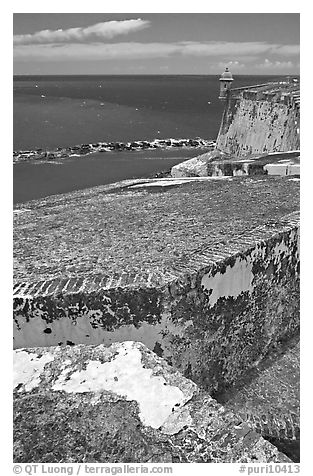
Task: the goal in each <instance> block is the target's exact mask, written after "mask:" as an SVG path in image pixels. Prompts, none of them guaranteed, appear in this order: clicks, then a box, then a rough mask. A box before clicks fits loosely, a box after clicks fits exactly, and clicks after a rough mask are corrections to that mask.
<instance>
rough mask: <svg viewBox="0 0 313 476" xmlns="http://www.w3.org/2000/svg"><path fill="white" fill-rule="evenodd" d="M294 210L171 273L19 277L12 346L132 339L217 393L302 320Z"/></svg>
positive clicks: (197, 255) (209, 248) (200, 253)
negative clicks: (27, 279)
mask: <svg viewBox="0 0 313 476" xmlns="http://www.w3.org/2000/svg"><path fill="white" fill-rule="evenodd" d="M298 225H299V216H298V213H292V214H290V215H288V216H286V217H284V218H281V219H278V220H277V221H275V222H274V223H273V222H272V223H271V222H268V224H267V225H264V226H261V227H258V228H256V229H254V230H252V231H251V232H249V233H245V234H244V235H242V236H236V237H233V238H232V239H230V240H229V241H227V242H223V241H221V242H220V243H217V244H216V245H210V246H207V247H206V246H204V247H203V248H202V249H201V250H200V251H198V252H196V253H194V254H193V255H192V256H191V257H190V259H189V261H188V262H187V263H184V264H183V263H182V264H179V263H177V264H176V265H175V268H173V272H172V273H167V274H166V273H165V274H163V273H161V272H160V273H158V272H156V271H155V272H151V273H147V274H146V275H144V274H143V273H142V272H141V273H138V274H134V273H133V274H130V273H122V274H119V275H114V276H110V277H102V276H96V277H94V278H92V277H89V278H88V279H83V278H78V279H77V278H71V279H65V280H60V279H55V280H46V281H41V282H39V283H38V282H37V283H32V284H29V283H19V284H17V285H16V287H15V291H14V339H15V348H20V347H37V346H51V345H58V344H82V343H85V344H100V343H103V344H105V345H110V344H111V343H112V342H115V341H124V340H130V339H131V340H136V341H141V342H143V343H144V344H146V345H147V346H148V347H149V348H150V349H152V350H154V351H155V352H157V353H158V354H159V355H160V356H163V357H164V358H165V359H166V360H167V361H168V362H169V363H171V364H172V365H174V366H175V367H176V368H178V369H180V370H181V371H182V372H183V374H184V375H185V376H187V377H189V378H191V379H192V380H194V381H195V382H197V383H199V384H200V385H201V386H203V387H205V388H206V389H208V390H209V391H210V392H214V393H215V394H217V393H219V392H222V391H223V390H224V389H225V388H228V387H229V386H232V385H233V384H234V383H235V382H236V380H237V379H238V378H239V377H240V376H242V374H244V372H246V371H247V370H248V369H250V368H251V367H253V366H255V365H257V363H258V362H259V361H260V360H261V359H262V358H263V357H264V356H265V355H266V354H267V352H269V351H270V350H271V349H272V348H273V347H275V346H278V345H280V343H281V342H282V341H284V340H286V339H288V338H289V337H291V336H292V335H294V334H295V333H297V331H298V328H299V252H298V251H299V250H298V240H299V229H298Z"/></svg>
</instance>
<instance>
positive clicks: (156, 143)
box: [13, 137, 216, 163]
mask: <svg viewBox="0 0 313 476" xmlns="http://www.w3.org/2000/svg"><path fill="white" fill-rule="evenodd" d="M215 143H216V142H215V141H214V140H208V139H202V138H201V137H196V138H194V139H189V138H188V139H173V138H168V139H153V140H152V141H145V140H136V141H135V140H134V141H130V142H97V143H90V144H81V145H75V146H71V147H57V148H54V149H41V148H40V149H34V150H20V151H13V163H17V162H25V161H29V160H49V161H50V160H55V159H64V158H68V157H80V156H85V155H89V154H94V153H96V152H112V151H116V152H121V151H139V150H154V149H162V150H168V149H172V148H192V149H194V148H200V149H203V148H212V150H213V148H214V147H215Z"/></svg>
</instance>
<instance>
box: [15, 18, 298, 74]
mask: <svg viewBox="0 0 313 476" xmlns="http://www.w3.org/2000/svg"><path fill="white" fill-rule="evenodd" d="M299 23H300V15H299V14H298V13H118V14H114V13H98V14H97V13H14V15H13V33H14V36H13V43H14V47H13V56H14V74H219V73H221V72H222V71H224V68H225V66H228V67H229V68H230V70H231V71H232V72H234V73H237V74H299V35H300V33H299V29H300V25H299Z"/></svg>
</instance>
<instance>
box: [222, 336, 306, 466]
mask: <svg viewBox="0 0 313 476" xmlns="http://www.w3.org/2000/svg"><path fill="white" fill-rule="evenodd" d="M219 401H222V402H223V404H224V405H225V407H226V408H229V409H231V410H233V411H234V412H236V413H237V414H238V415H239V416H240V417H241V418H242V419H243V420H244V421H247V422H248V423H249V424H250V425H251V426H252V427H253V428H254V429H255V430H256V431H257V432H259V433H261V434H262V436H264V437H265V438H267V439H268V440H270V441H274V442H275V444H276V445H277V446H278V447H279V448H283V449H284V451H287V452H288V455H289V454H290V456H291V457H292V459H293V460H294V461H299V458H300V451H299V450H300V447H299V445H300V344H299V340H298V338H296V339H293V340H292V341H290V342H289V343H288V348H287V349H284V350H283V352H280V353H275V352H273V353H272V354H271V355H270V357H269V358H268V359H266V360H265V361H263V362H261V363H260V364H259V365H258V366H256V368H254V369H253V371H252V372H250V373H248V374H246V375H245V378H244V379H243V380H241V381H240V380H239V381H238V382H237V383H236V386H235V389H233V390H232V392H230V393H229V394H228V393H227V392H226V394H224V395H220V396H219Z"/></svg>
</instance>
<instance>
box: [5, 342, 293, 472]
mask: <svg viewBox="0 0 313 476" xmlns="http://www.w3.org/2000/svg"><path fill="white" fill-rule="evenodd" d="M288 461H290V460H289V459H288V457H286V456H285V455H284V454H282V453H280V452H279V451H278V450H277V448H276V447H275V446H274V445H272V444H271V443H269V442H268V441H266V440H264V439H263V438H262V437H261V435H259V434H258V433H256V432H255V431H254V430H253V429H251V427H250V426H249V425H248V424H246V423H244V422H242V420H241V419H240V418H239V417H238V416H236V415H235V414H234V413H233V412H231V411H229V410H226V409H225V408H224V407H222V406H221V405H220V404H218V403H217V402H216V401H215V400H214V399H213V398H212V397H210V396H209V395H208V394H207V393H204V392H203V391H201V390H200V389H199V388H198V387H197V385H196V384H195V383H193V382H192V381H190V380H189V379H187V378H185V377H183V376H182V375H181V374H180V373H179V372H178V371H177V370H175V369H174V368H173V367H171V366H169V365H168V364H167V363H166V362H165V360H163V359H162V358H160V357H158V356H157V355H156V354H154V353H153V352H152V351H151V350H149V349H148V348H147V347H145V346H144V345H143V344H141V343H138V342H133V341H126V342H123V343H115V344H113V345H111V346H110V347H105V346H103V345H99V346H85V345H77V346H74V347H72V346H67V347H64V348H60V347H41V348H28V349H26V348H23V349H18V350H16V351H14V462H16V463H35V462H36V463H37V462H45V463H47V462H51V463H57V462H67V463H70V462H99V463H105V462H109V463H117V462H118V463H122V462H141V463H148V462H172V463H177V462H182V463H185V462H187V463H188V462H190V463H196V462H212V463H214V462H225V463H226V462H227V463H232V462H246V463H248V462H262V463H268V462H288Z"/></svg>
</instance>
